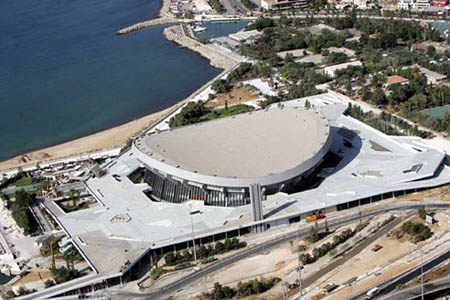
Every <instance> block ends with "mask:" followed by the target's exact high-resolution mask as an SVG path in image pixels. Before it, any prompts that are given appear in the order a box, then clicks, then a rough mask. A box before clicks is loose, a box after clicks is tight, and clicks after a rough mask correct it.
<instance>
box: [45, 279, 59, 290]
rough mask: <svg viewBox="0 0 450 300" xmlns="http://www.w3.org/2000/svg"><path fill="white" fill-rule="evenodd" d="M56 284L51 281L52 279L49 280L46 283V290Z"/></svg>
mask: <svg viewBox="0 0 450 300" xmlns="http://www.w3.org/2000/svg"><path fill="white" fill-rule="evenodd" d="M55 284H56V283H55V282H54V281H53V280H51V279H47V280H46V281H44V286H45V288H49V287H51V286H54V285H55Z"/></svg>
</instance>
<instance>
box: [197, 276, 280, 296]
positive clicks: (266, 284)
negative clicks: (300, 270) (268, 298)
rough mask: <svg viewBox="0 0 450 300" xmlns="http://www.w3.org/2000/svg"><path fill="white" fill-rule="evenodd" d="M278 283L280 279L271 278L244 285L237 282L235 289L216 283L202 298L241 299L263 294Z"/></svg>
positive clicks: (252, 281) (254, 280)
mask: <svg viewBox="0 0 450 300" xmlns="http://www.w3.org/2000/svg"><path fill="white" fill-rule="evenodd" d="M280 281H281V279H280V278H277V277H273V278H271V279H269V280H265V279H261V280H258V279H253V280H250V281H248V282H246V283H242V282H239V283H238V284H237V286H236V287H235V288H231V287H228V286H222V285H221V284H220V283H218V282H216V283H215V284H214V289H213V290H212V292H211V293H206V294H204V297H205V298H206V299H211V300H220V299H233V298H235V297H236V298H238V299H241V298H242V297H248V296H251V295H256V294H261V293H264V292H265V291H268V290H270V289H271V288H272V287H273V286H274V285H275V284H277V283H278V282H280Z"/></svg>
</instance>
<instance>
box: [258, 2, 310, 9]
mask: <svg viewBox="0 0 450 300" xmlns="http://www.w3.org/2000/svg"><path fill="white" fill-rule="evenodd" d="M308 3H309V0H284V1H280V0H261V7H262V8H264V9H267V10H269V9H274V10H285V9H292V8H305V7H307V6H308Z"/></svg>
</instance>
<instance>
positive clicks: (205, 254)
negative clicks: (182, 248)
mask: <svg viewBox="0 0 450 300" xmlns="http://www.w3.org/2000/svg"><path fill="white" fill-rule="evenodd" d="M197 255H198V257H199V258H205V257H208V250H206V247H205V246H203V245H202V246H200V247H199V248H198V249H197Z"/></svg>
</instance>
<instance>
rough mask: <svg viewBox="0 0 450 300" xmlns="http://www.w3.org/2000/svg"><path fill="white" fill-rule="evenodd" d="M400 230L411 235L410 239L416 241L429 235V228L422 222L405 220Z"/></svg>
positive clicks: (430, 233)
mask: <svg viewBox="0 0 450 300" xmlns="http://www.w3.org/2000/svg"><path fill="white" fill-rule="evenodd" d="M402 231H403V232H405V233H408V234H410V235H412V236H413V238H412V241H413V242H414V243H418V242H421V241H424V240H426V239H428V238H430V237H431V235H432V232H431V230H430V228H429V227H428V226H427V225H425V224H422V223H414V222H411V221H408V222H405V223H403V225H402Z"/></svg>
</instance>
